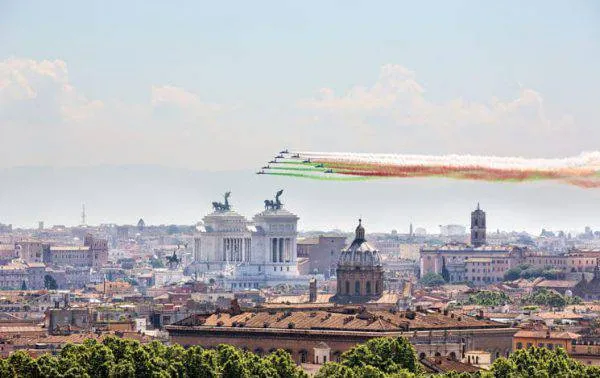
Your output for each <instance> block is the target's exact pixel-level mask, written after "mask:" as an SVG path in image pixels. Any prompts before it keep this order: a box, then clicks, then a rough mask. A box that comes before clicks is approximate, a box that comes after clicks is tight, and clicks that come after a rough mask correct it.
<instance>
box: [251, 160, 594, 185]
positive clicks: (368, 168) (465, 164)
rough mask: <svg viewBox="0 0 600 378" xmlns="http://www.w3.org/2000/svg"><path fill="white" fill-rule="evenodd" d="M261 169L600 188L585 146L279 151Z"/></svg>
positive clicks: (336, 176) (333, 176)
mask: <svg viewBox="0 0 600 378" xmlns="http://www.w3.org/2000/svg"><path fill="white" fill-rule="evenodd" d="M282 156H283V157H282ZM300 172H302V173H300ZM263 173H266V174H277V175H283V176H291V177H301V178H311V179H319V180H338V181H340V179H342V178H343V180H341V181H355V180H360V179H366V178H383V177H402V178H411V177H445V178H453V179H459V180H483V181H502V182H524V181H537V180H556V181H561V182H565V183H568V184H571V185H576V186H579V187H583V188H600V152H599V151H594V152H584V153H581V154H580V155H577V156H572V157H566V158H559V159H528V158H523V157H498V156H475V155H438V156H435V155H400V154H367V153H350V152H315V151H294V152H290V153H288V152H287V151H286V152H285V154H284V155H281V154H280V155H279V156H278V157H276V158H275V160H274V164H273V166H272V167H271V166H269V167H268V169H267V171H266V172H263Z"/></svg>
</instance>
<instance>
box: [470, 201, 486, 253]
mask: <svg viewBox="0 0 600 378" xmlns="http://www.w3.org/2000/svg"><path fill="white" fill-rule="evenodd" d="M485 243H486V240H485V211H483V210H481V208H480V207H479V203H477V209H475V210H474V211H473V212H472V213H471V245H472V246H473V247H481V246H482V245H484V244H485Z"/></svg>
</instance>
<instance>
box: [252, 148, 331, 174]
mask: <svg viewBox="0 0 600 378" xmlns="http://www.w3.org/2000/svg"><path fill="white" fill-rule="evenodd" d="M282 159H291V160H292V161H295V162H297V163H300V162H302V163H308V164H310V163H312V162H311V160H310V158H306V159H304V160H301V157H300V154H298V153H294V154H291V155H290V152H289V151H288V150H287V149H285V150H281V151H279V154H278V155H276V156H275V157H274V158H273V160H271V161H269V163H268V164H267V165H265V166H263V167H262V168H261V169H260V171H258V172H256V174H257V175H264V174H267V173H268V172H265V170H268V169H272V168H271V165H270V164H278V163H281V161H280V160H282ZM314 168H325V165H324V164H323V163H318V164H315V165H314ZM322 172H323V173H334V172H333V169H326V170H324V171H322Z"/></svg>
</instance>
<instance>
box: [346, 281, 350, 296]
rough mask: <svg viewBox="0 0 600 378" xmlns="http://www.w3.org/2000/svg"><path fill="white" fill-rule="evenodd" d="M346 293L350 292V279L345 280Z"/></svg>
mask: <svg viewBox="0 0 600 378" xmlns="http://www.w3.org/2000/svg"><path fill="white" fill-rule="evenodd" d="M346 294H350V281H346Z"/></svg>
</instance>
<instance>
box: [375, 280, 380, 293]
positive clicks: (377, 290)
mask: <svg viewBox="0 0 600 378" xmlns="http://www.w3.org/2000/svg"><path fill="white" fill-rule="evenodd" d="M379 293H381V287H379V281H375V294H379Z"/></svg>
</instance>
